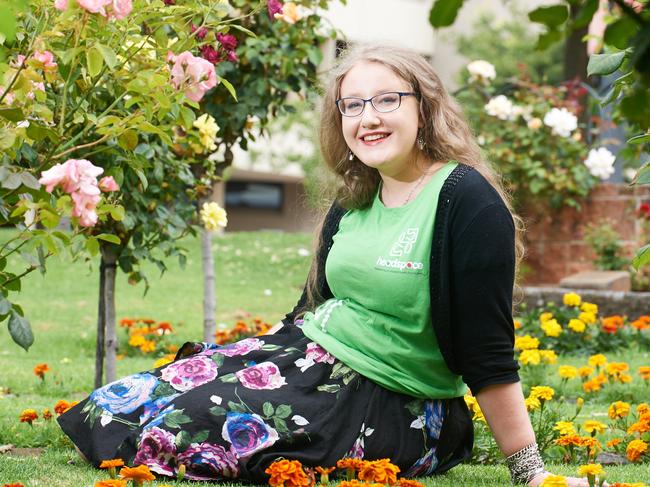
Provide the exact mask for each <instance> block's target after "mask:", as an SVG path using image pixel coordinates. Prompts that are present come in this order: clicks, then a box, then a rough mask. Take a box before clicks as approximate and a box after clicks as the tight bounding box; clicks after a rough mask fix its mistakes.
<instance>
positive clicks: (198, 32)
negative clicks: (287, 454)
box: [190, 24, 208, 41]
mask: <svg viewBox="0 0 650 487" xmlns="http://www.w3.org/2000/svg"><path fill="white" fill-rule="evenodd" d="M190 30H191V31H192V34H194V37H196V38H197V39H198V40H200V41H202V40H203V39H205V36H207V35H208V29H206V28H205V27H201V28H199V27H197V26H196V25H194V24H190Z"/></svg>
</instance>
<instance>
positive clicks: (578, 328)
mask: <svg viewBox="0 0 650 487" xmlns="http://www.w3.org/2000/svg"><path fill="white" fill-rule="evenodd" d="M568 326H569V328H571V329H572V330H573V331H575V332H576V333H582V332H584V331H585V328H587V325H585V322H584V321H581V320H576V319H575V318H574V319H572V320H570V321H569V325H568Z"/></svg>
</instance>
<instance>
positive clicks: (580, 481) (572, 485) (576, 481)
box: [528, 472, 609, 487]
mask: <svg viewBox="0 0 650 487" xmlns="http://www.w3.org/2000/svg"><path fill="white" fill-rule="evenodd" d="M549 475H553V474H552V473H550V472H544V473H540V474H539V475H535V477H533V480H531V481H530V482H528V487H538V486H540V485H542V482H543V481H544V479H545V478H546V477H548V476H549ZM564 478H565V479H566V481H567V484H569V487H589V482H588V481H587V479H585V478H578V477H564ZM596 485H598V484H596ZM608 486H609V484H608V483H607V482H605V483H603V487H608Z"/></svg>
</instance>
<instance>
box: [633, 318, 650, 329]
mask: <svg viewBox="0 0 650 487" xmlns="http://www.w3.org/2000/svg"><path fill="white" fill-rule="evenodd" d="M630 326H632V327H633V328H636V329H637V330H639V331H643V330H645V329H646V328H650V324H648V322H646V321H643V320H640V319H639V320H634V321H633V322H632V323H630Z"/></svg>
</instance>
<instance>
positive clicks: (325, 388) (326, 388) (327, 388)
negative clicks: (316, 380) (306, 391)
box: [316, 384, 341, 394]
mask: <svg viewBox="0 0 650 487" xmlns="http://www.w3.org/2000/svg"><path fill="white" fill-rule="evenodd" d="M316 390H318V391H321V392H329V393H330V394H335V393H337V392H339V390H341V386H340V385H338V384H323V385H322V386H318V387H317V388H316Z"/></svg>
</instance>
